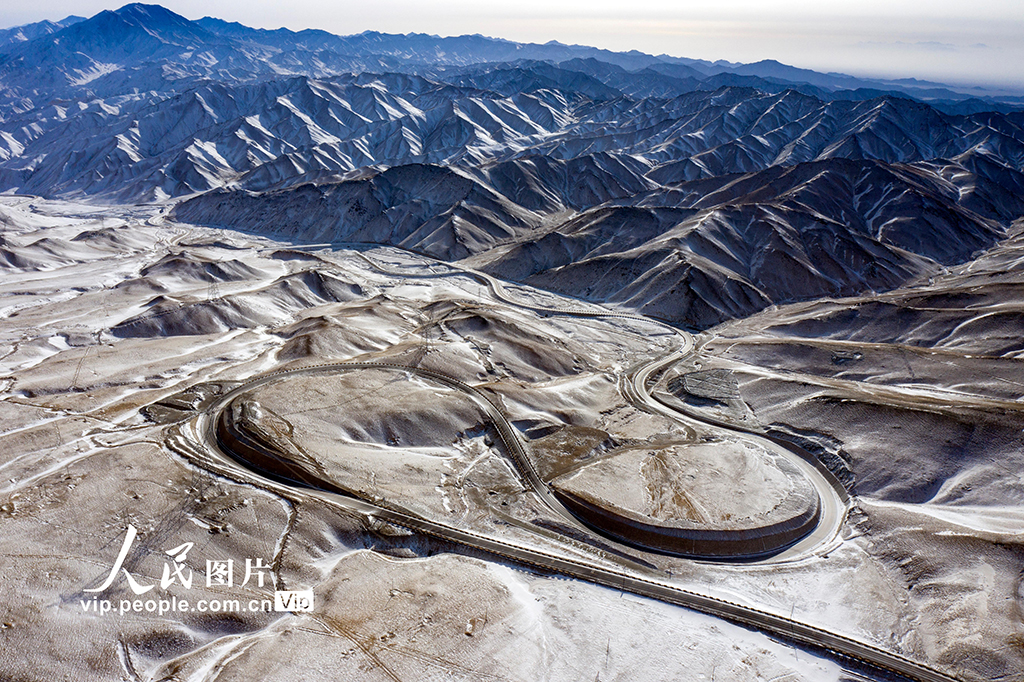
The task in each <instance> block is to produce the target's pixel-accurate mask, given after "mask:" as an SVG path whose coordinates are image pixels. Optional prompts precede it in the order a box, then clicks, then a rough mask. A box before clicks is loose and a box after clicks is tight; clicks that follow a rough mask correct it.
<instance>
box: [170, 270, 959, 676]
mask: <svg viewBox="0 0 1024 682" xmlns="http://www.w3.org/2000/svg"><path fill="white" fill-rule="evenodd" d="M360 257H361V258H363V260H365V261H367V262H369V263H370V264H371V265H372V266H373V267H375V268H378V269H380V270H384V271H387V268H386V267H385V266H382V265H380V264H378V263H376V262H374V261H373V260H372V259H370V258H368V257H366V256H365V255H363V254H360ZM460 272H461V273H464V274H468V275H470V276H473V277H475V278H477V279H478V280H479V281H483V282H486V283H487V285H488V286H489V288H490V289H491V291H492V292H493V293H494V295H495V296H496V297H498V298H499V299H501V300H502V301H505V302H506V303H509V304H510V305H517V306H520V307H527V308H531V309H533V310H538V311H542V312H546V313H553V314H569V315H580V316H588V317H601V316H605V315H608V316H615V317H628V318H635V319H641V320H644V321H647V322H653V320H649V319H648V318H643V317H641V316H639V315H633V314H629V313H617V312H611V311H609V312H604V313H602V312H601V311H597V310H593V309H580V310H562V309H555V308H547V307H543V306H534V305H530V304H521V303H520V302H517V301H515V300H514V299H512V298H511V297H509V296H508V294H507V292H505V290H504V288H503V287H502V286H501V283H500V282H498V281H497V280H494V279H493V278H492V277H490V276H489V275H486V274H484V273H477V272H474V271H468V270H465V269H460ZM390 274H397V275H398V276H403V277H404V276H409V275H408V273H390ZM440 274H441V273H433V274H429V275H421V276H426V277H437V276H439V275H440ZM453 274H455V273H453ZM675 331H676V332H677V333H678V334H679V335H680V339H681V341H680V344H681V345H680V347H679V349H678V350H677V351H675V352H673V353H671V354H669V355H667V356H665V357H662V358H658V359H656V360H653V361H650V362H647V363H644V364H642V365H640V366H639V367H637V368H635V369H633V370H632V371H631V372H630V373H629V374H628V375H627V376H626V377H625V378H624V381H623V392H624V394H625V395H626V397H627V399H628V400H630V402H632V403H633V404H634V405H637V406H638V407H642V408H643V409H648V410H651V411H655V412H657V413H660V414H663V415H665V416H667V417H670V418H672V419H676V420H680V421H685V422H693V421H697V420H694V419H692V418H691V417H687V416H686V415H682V414H680V413H678V412H677V411H675V410H673V409H671V408H670V407H668V406H667V405H665V404H662V403H660V402H658V401H657V399H656V398H654V397H652V395H651V393H650V391H649V390H648V384H649V380H650V378H651V377H652V376H654V375H656V374H657V373H658V372H660V371H661V370H663V369H665V368H667V367H669V366H671V365H672V364H673V363H675V362H678V361H679V360H680V359H682V358H683V357H684V356H686V355H687V354H689V353H690V352H692V350H693V337H692V336H691V335H690V334H688V333H686V332H682V331H679V330H675ZM357 369H380V370H391V371H401V372H406V373H409V374H415V375H418V376H422V377H424V378H426V379H428V380H432V381H436V382H439V383H441V384H443V385H446V386H449V387H452V388H455V389H457V390H460V391H463V392H464V393H466V394H467V395H468V396H470V397H471V398H472V399H473V400H474V401H475V402H476V403H477V404H478V405H479V406H480V407H481V408H482V409H483V410H484V411H485V412H486V414H487V415H488V417H489V418H490V419H491V420H492V422H493V424H494V426H495V428H496V429H497V431H498V435H499V437H500V439H501V441H502V445H503V447H504V449H505V452H506V453H507V454H508V456H509V458H510V460H511V461H512V463H513V466H514V467H515V469H516V471H517V472H518V473H519V475H520V476H521V477H522V479H523V481H524V482H525V483H526V484H527V485H528V486H529V488H530V489H531V490H533V491H534V492H535V493H536V494H537V495H538V496H540V497H541V499H542V500H543V501H544V502H545V503H546V504H548V505H549V506H550V507H551V509H552V510H554V511H555V512H556V513H558V514H560V515H561V516H562V517H563V518H565V519H566V520H567V521H569V522H570V523H573V524H574V525H576V526H580V525H581V524H580V523H579V521H578V520H577V519H576V517H575V516H573V515H572V514H571V513H569V512H568V510H566V509H565V508H564V507H563V506H562V505H561V503H560V502H559V501H558V500H557V499H556V498H555V497H554V495H552V494H551V492H550V490H549V489H548V487H547V485H546V484H545V483H544V482H543V480H541V478H540V476H539V475H538V474H537V472H536V470H535V469H534V467H533V465H532V462H531V461H530V459H529V457H528V456H527V455H526V451H525V448H524V446H523V442H522V440H521V437H520V436H519V434H518V432H517V431H516V430H515V429H514V428H513V427H512V425H511V424H509V422H508V420H507V419H506V418H505V417H504V415H503V414H502V412H501V410H500V409H499V408H498V406H497V405H495V404H494V403H493V402H491V400H490V399H489V398H488V397H487V396H486V395H485V394H484V393H483V392H481V391H479V390H478V389H476V388H475V387H473V386H470V385H468V384H466V383H464V382H461V381H459V380H457V379H454V378H452V377H449V376H446V375H444V374H442V373H440V372H435V371H433V370H427V369H421V368H415V367H406V366H401V365H390V364H386V363H330V364H323V365H316V366H311V367H303V368H299V369H292V370H283V371H279V372H272V373H269V374H265V375H262V376H260V377H257V378H255V379H253V380H252V381H250V382H247V383H245V384H243V385H241V386H239V387H236V388H235V389H233V390H232V391H230V392H228V393H227V394H225V395H224V396H222V397H221V398H220V399H219V400H218V401H217V402H216V403H215V404H214V405H212V406H211V407H210V408H209V409H208V410H207V411H206V412H204V413H203V414H201V415H200V416H199V417H198V418H197V419H195V420H193V421H192V422H189V423H187V424H185V425H183V426H180V427H177V429H178V430H177V433H174V434H172V436H171V440H170V445H171V446H172V448H173V449H175V450H176V451H178V452H180V453H181V454H183V455H185V456H187V457H189V458H191V459H194V460H196V461H197V462H198V463H200V464H201V465H203V466H205V467H207V468H209V469H211V470H214V471H217V472H219V473H222V474H224V475H226V476H229V477H231V478H235V479H239V480H243V481H246V482H248V483H252V484H254V485H258V486H261V487H265V488H269V489H272V490H276V491H277V492H279V493H282V494H285V495H286V496H287V497H290V498H294V499H306V498H316V499H319V500H322V501H323V502H326V503H328V504H332V505H334V506H336V507H339V508H341V509H344V510H346V511H348V512H350V513H353V514H355V515H357V516H359V517H362V518H364V519H366V520H367V522H368V523H372V522H373V521H375V520H380V521H384V522H387V523H390V524H394V525H396V526H400V527H402V528H406V529H408V530H410V531H413V532H417V533H423V534H426V535H430V536H433V537H437V538H440V539H443V540H446V541H452V542H457V543H461V544H464V545H466V546H469V547H473V548H475V549H477V550H480V551H484V552H487V553H490V554H493V555H495V556H498V557H502V558H505V559H508V560H511V561H514V562H517V563H521V564H527V565H530V566H536V567H539V568H541V569H544V570H548V571H555V572H558V573H561V574H564V575H568V576H572V577H575V578H579V579H583V580H589V581H591V582H595V583H598V584H601V585H606V586H608V587H612V588H615V589H621V590H626V591H630V592H633V593H636V594H639V595H643V596H646V597H652V598H655V599H659V600H662V601H666V602H669V603H673V604H679V605H682V606H686V607H688V608H692V609H695V610H698V611H701V612H704V613H708V614H711V615H715V616H719V617H722V618H725V619H727V620H730V621H733V622H736V623H740V624H743V625H747V626H751V627H755V628H757V629H761V630H765V631H768V632H771V633H774V634H776V635H780V636H782V637H784V638H786V639H789V640H793V641H796V642H800V643H803V644H807V645H810V646H812V647H816V648H822V649H826V650H828V651H831V652H834V653H836V654H838V655H840V656H841V657H849V658H852V659H855V660H857V661H860V662H862V663H864V664H866V665H868V666H870V667H875V668H880V669H883V670H886V671H889V672H892V673H896V674H898V675H901V676H903V677H906V678H909V679H912V680H919V681H921V682H949V681H950V680H955V679H956V678H954V677H951V676H949V675H947V674H945V673H943V672H941V671H938V670H935V669H933V668H931V667H929V666H926V665H923V664H921V663H918V662H915V661H912V660H910V659H908V658H906V657H904V656H902V655H900V654H897V653H894V652H890V651H886V650H884V649H881V648H879V647H876V646H874V645H871V644H868V643H866V642H862V641H859V640H856V639H853V638H850V637H847V636H844V635H840V634H837V633H834V632H830V631H828V630H825V629H823V628H819V627H816V626H813V625H808V624H805V623H801V622H798V621H796V620H793V619H791V618H787V617H785V616H782V615H779V614H775V613H770V612H767V611H763V610H760V609H756V608H753V607H750V606H746V605H742V604H737V603H734V602H731V601H728V600H725V599H722V598H720V597H716V596H714V595H711V594H704V593H700V592H696V591H693V590H688V589H683V588H681V587H679V586H677V585H673V584H671V583H669V582H666V581H665V580H664V579H663V576H662V575H661V574H660V573H659V572H657V571H654V570H649V571H645V570H644V569H643V568H642V567H639V566H637V565H636V564H632V563H631V562H630V563H629V564H628V566H627V565H626V563H625V562H623V565H621V566H618V567H609V566H602V565H596V564H593V563H590V562H587V561H585V560H583V559H577V558H573V557H570V556H557V555H554V554H551V553H548V552H544V551H542V550H539V549H536V548H533V547H528V546H520V545H517V544H514V543H511V542H508V541H505V540H501V539H497V538H494V537H488V536H484V535H480V534H477V533H474V532H471V531H468V530H465V529H462V528H456V527H453V526H449V525H447V524H444V523H440V522H438V521H435V520H432V519H427V518H423V517H421V516H419V515H417V514H415V513H413V512H410V511H408V510H405V509H403V508H402V507H400V506H398V505H397V504H395V503H393V502H391V501H388V502H386V503H385V502H384V501H383V500H375V501H368V500H364V499H357V498H355V497H350V496H347V495H341V494H338V493H334V492H329V491H326V490H317V489H311V488H308V487H299V486H296V485H294V484H293V483H290V482H288V481H287V480H283V479H281V478H280V477H277V478H275V477H270V478H269V480H268V476H267V475H266V474H265V473H261V472H255V471H251V470H249V469H248V468H246V467H244V466H243V465H242V464H240V463H239V462H238V461H236V460H235V459H233V458H232V457H231V456H230V455H229V454H228V453H225V452H224V451H223V450H222V449H221V447H220V444H219V442H218V438H217V433H216V422H217V416H218V414H219V413H220V411H222V410H223V409H225V408H226V407H227V405H228V404H229V403H230V402H231V401H232V400H233V399H234V398H236V397H238V396H239V395H241V394H242V393H245V392H247V391H250V390H252V389H253V388H255V387H257V386H259V385H262V384H265V383H268V382H271V381H278V380H283V379H286V378H288V377H291V376H295V375H301V374H309V373H315V372H335V371H352V370H357ZM701 421H704V422H705V423H707V420H701ZM714 426H716V427H717V428H728V429H729V430H732V431H737V429H735V428H734V427H728V426H726V425H721V424H716V425H714ZM744 437H746V438H750V439H753V440H755V441H756V442H758V444H759V445H761V446H762V447H766V448H768V449H770V450H773V451H775V452H780V453H782V454H785V455H786V456H787V457H789V458H790V460H791V461H793V462H794V464H796V465H798V466H799V467H801V470H802V471H803V472H804V473H805V474H806V475H807V476H808V478H809V479H810V480H811V481H812V482H814V484H815V488H816V489H817V490H818V493H819V495H820V496H821V500H822V509H823V522H822V523H821V524H819V528H818V530H816V531H815V532H813V533H812V534H811V535H810V536H808V537H807V538H804V539H803V540H801V541H800V542H799V543H797V545H794V546H793V547H791V548H790V549H789V550H787V551H786V553H785V556H784V557H783V558H790V559H791V558H793V557H796V556H800V555H803V554H805V553H806V552H808V551H810V550H811V549H812V548H814V547H817V546H820V544H821V543H823V542H827V541H828V540H829V539H831V538H833V537H834V536H835V533H836V530H837V529H838V527H839V526H841V524H842V519H843V517H844V515H845V513H846V509H847V504H848V496H846V492H845V490H844V489H843V488H842V486H841V485H840V484H839V482H838V481H836V480H835V479H834V477H831V478H830V474H828V473H827V471H824V470H823V469H824V468H823V467H821V465H820V464H818V463H817V460H816V459H814V458H813V456H811V455H809V453H805V452H802V451H800V450H799V449H798V448H793V447H791V446H788V445H787V444H785V443H784V442H782V441H777V440H775V439H768V438H765V437H764V436H762V435H759V434H753V433H750V432H745V433H744ZM808 458H810V459H808ZM811 460H813V461H811ZM826 510H828V511H827V514H826ZM606 558H608V559H609V560H611V561H615V558H614V556H612V555H608V556H607V557H606ZM778 559H779V557H776V559H775V560H778Z"/></svg>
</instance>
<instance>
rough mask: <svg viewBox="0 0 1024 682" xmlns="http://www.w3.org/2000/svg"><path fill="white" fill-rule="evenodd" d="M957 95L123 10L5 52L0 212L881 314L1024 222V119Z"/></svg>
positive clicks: (676, 297)
mask: <svg viewBox="0 0 1024 682" xmlns="http://www.w3.org/2000/svg"><path fill="white" fill-rule="evenodd" d="M1016 104H1018V102H1017V101H1016V100H1014V98H1012V97H1003V98H1001V99H998V100H997V99H994V98H988V99H985V100H982V99H978V98H975V97H972V96H971V95H970V93H965V92H957V91H954V90H951V89H948V88H945V87H944V86H941V84H929V83H918V82H907V83H901V82H900V83H898V82H888V83H886V82H872V81H864V80H859V79H856V78H853V77H849V76H843V75H841V74H819V73H815V72H812V71H806V70H801V69H796V68H793V67H787V66H785V65H782V64H778V63H777V62H760V63H758V64H749V65H742V64H728V63H722V62H718V63H710V62H703V61H699V60H690V59H679V58H672V57H666V56H652V55H645V54H642V53H639V52H630V53H613V52H608V51H605V50H598V49H595V48H588V47H580V46H567V45H562V44H558V43H549V44H546V45H529V44H521V43H514V42H509V41H503V40H497V39H492V38H485V37H482V36H461V37H454V38H438V37H436V36H427V35H420V34H413V35H387V34H380V33H373V32H366V33H362V34H358V35H354V36H336V35H332V34H329V33H326V32H323V31H314V30H307V31H300V32H292V31H288V30H286V29H280V30H277V31H267V30H260V29H251V28H248V27H245V26H242V25H240V24H232V23H227V22H224V21H221V20H218V19H212V18H206V19H201V20H199V21H190V20H188V19H185V18H184V17H181V16H179V15H177V14H174V13H173V12H170V11H168V10H166V9H164V8H162V7H159V6H155V5H139V4H132V5H127V6H125V7H123V8H121V9H120V10H117V11H115V12H111V11H105V12H101V13H100V14H98V15H96V16H94V17H91V18H89V19H85V20H81V19H80V18H78V17H69V18H67V19H65V20H63V21H60V22H43V23H41V24H34V25H30V26H25V27H18V28H16V29H9V30H7V31H5V32H0V191H17V192H22V193H32V194H39V195H43V196H49V197H91V198H92V199H93V200H96V201H104V202H148V201H164V200H170V199H183V200H184V201H183V203H178V204H177V205H176V207H175V209H174V215H175V216H177V217H178V218H179V219H181V220H187V221H190V222H194V223H201V224H209V225H218V226H227V227H233V228H237V229H243V230H248V231H252V232H262V233H272V234H275V235H278V236H286V237H289V238H292V239H296V240H305V241H312V242H324V241H331V242H338V241H372V242H380V243H391V244H396V245H401V246H403V247H405V248H408V249H412V250H415V251H420V252H423V253H427V254H430V255H432V256H435V257H440V258H444V259H448V260H459V259H466V260H467V262H469V263H471V264H473V265H476V266H478V267H481V268H483V269H486V270H488V271H490V272H493V273H494V274H497V275H500V276H502V277H505V278H509V279H517V280H523V281H529V282H531V283H534V284H537V285H540V286H543V287H545V288H549V289H555V290H559V291H562V292H564V293H568V294H571V295H576V296H582V297H586V298H591V299H595V300H603V301H613V302H618V303H621V304H623V305H627V306H629V307H631V308H635V309H638V310H642V311H644V312H646V313H649V314H652V315H656V316H659V317H663V318H666V319H669V320H673V321H677V322H681V323H685V324H688V325H692V326H696V327H704V326H708V325H711V324H715V323H717V322H720V321H722V320H724V319H729V318H732V317H739V316H745V315H749V314H751V313H753V312H756V311H757V310H760V309H762V308H764V307H766V306H769V305H771V304H773V303H779V302H784V301H790V300H801V299H811V298H819V297H822V296H838V295H852V294H856V293H860V292H864V291H880V290H888V289H892V288H895V287H898V286H901V285H903V284H905V283H907V282H909V281H911V280H913V279H914V278H918V277H921V276H927V275H930V274H934V273H936V272H938V271H940V270H941V269H942V268H943V267H945V266H951V265H955V264H958V263H962V262H965V261H966V260H968V259H969V258H970V257H971V256H972V254H974V253H975V252H977V251H979V250H981V249H984V248H987V247H989V246H991V245H993V244H995V243H996V242H998V241H999V240H1000V239H1002V238H1004V237H1005V236H1006V235H1007V234H1008V230H1009V229H1010V226H1011V225H1012V223H1013V222H1014V221H1015V220H1017V219H1019V218H1020V217H1021V216H1024V174H1022V173H1024V112H1022V111H1020V110H1018V109H1016V107H1015V105H1016Z"/></svg>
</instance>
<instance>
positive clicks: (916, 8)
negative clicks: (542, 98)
mask: <svg viewBox="0 0 1024 682" xmlns="http://www.w3.org/2000/svg"><path fill="white" fill-rule="evenodd" d="M122 4H125V3H124V2H116V1H115V2H103V0H96V1H93V0H85V1H76V2H71V1H70V0H34V1H33V2H31V3H28V2H6V3H4V6H3V7H2V8H0V25H2V26H13V25H16V24H23V23H28V22H31V21H38V20H40V19H59V18H62V17H64V16H66V15H68V14H79V15H83V16H91V15H92V14H95V13H96V12H98V11H100V10H102V9H116V8H117V7H119V6H121V5H122ZM162 4H163V5H164V6H165V7H168V8H169V9H172V10H174V11H175V12H178V13H179V14H183V15H184V16H186V17H188V18H190V19H198V18H199V17H202V16H207V15H211V16H216V17H219V18H222V19H228V20H231V21H240V22H242V23H244V24H247V25H249V26H255V27H260V28H278V27H281V26H285V27H287V28H291V29H301V28H323V29H325V30H328V31H331V32H333V33H339V34H350V33H359V32H361V31H364V30H367V29H373V30H378V31H386V32H390V33H407V32H410V31H417V32H423V33H436V34H439V35H459V34H463V33H482V34H484V35H490V36H496V37H500V38H507V39H510V40H518V41H524V42H542V43H543V42H547V41H549V40H558V41H560V42H563V43H578V44H586V45H594V46H597V47H605V48H609V49H613V50H629V49H637V50H641V51H643V52H649V53H654V54H661V53H665V54H670V55H675V56H679V57H692V58H699V59H709V60H716V59H727V60H729V61H741V62H754V61H759V60H761V59H777V60H779V61H781V62H785V63H787V64H793V65H795V66H801V67H805V68H812V69H815V70H818V71H842V72H844V73H851V74H854V75H883V76H895V77H917V78H931V79H938V80H943V81H946V82H971V83H978V84H993V85H994V84H1007V85H1009V84H1012V85H1014V86H1016V88H1021V89H1024V73H1022V70H1021V68H1020V65H1021V64H1024V0H776V1H770V0H699V1H695V0H671V1H670V0H639V1H635V2H622V0H616V1H615V2H609V1H606V0H589V1H583V0H578V1H577V0H515V1H514V2H510V1H508V0H504V1H494V0H450V1H447V2H431V1H430V0H418V1H416V0H360V1H359V2H333V3H332V2H329V1H324V0H288V1H287V2H281V0H225V1H223V2H210V1H209V0H206V1H203V0H165V1H164V2H163V3H162Z"/></svg>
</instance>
